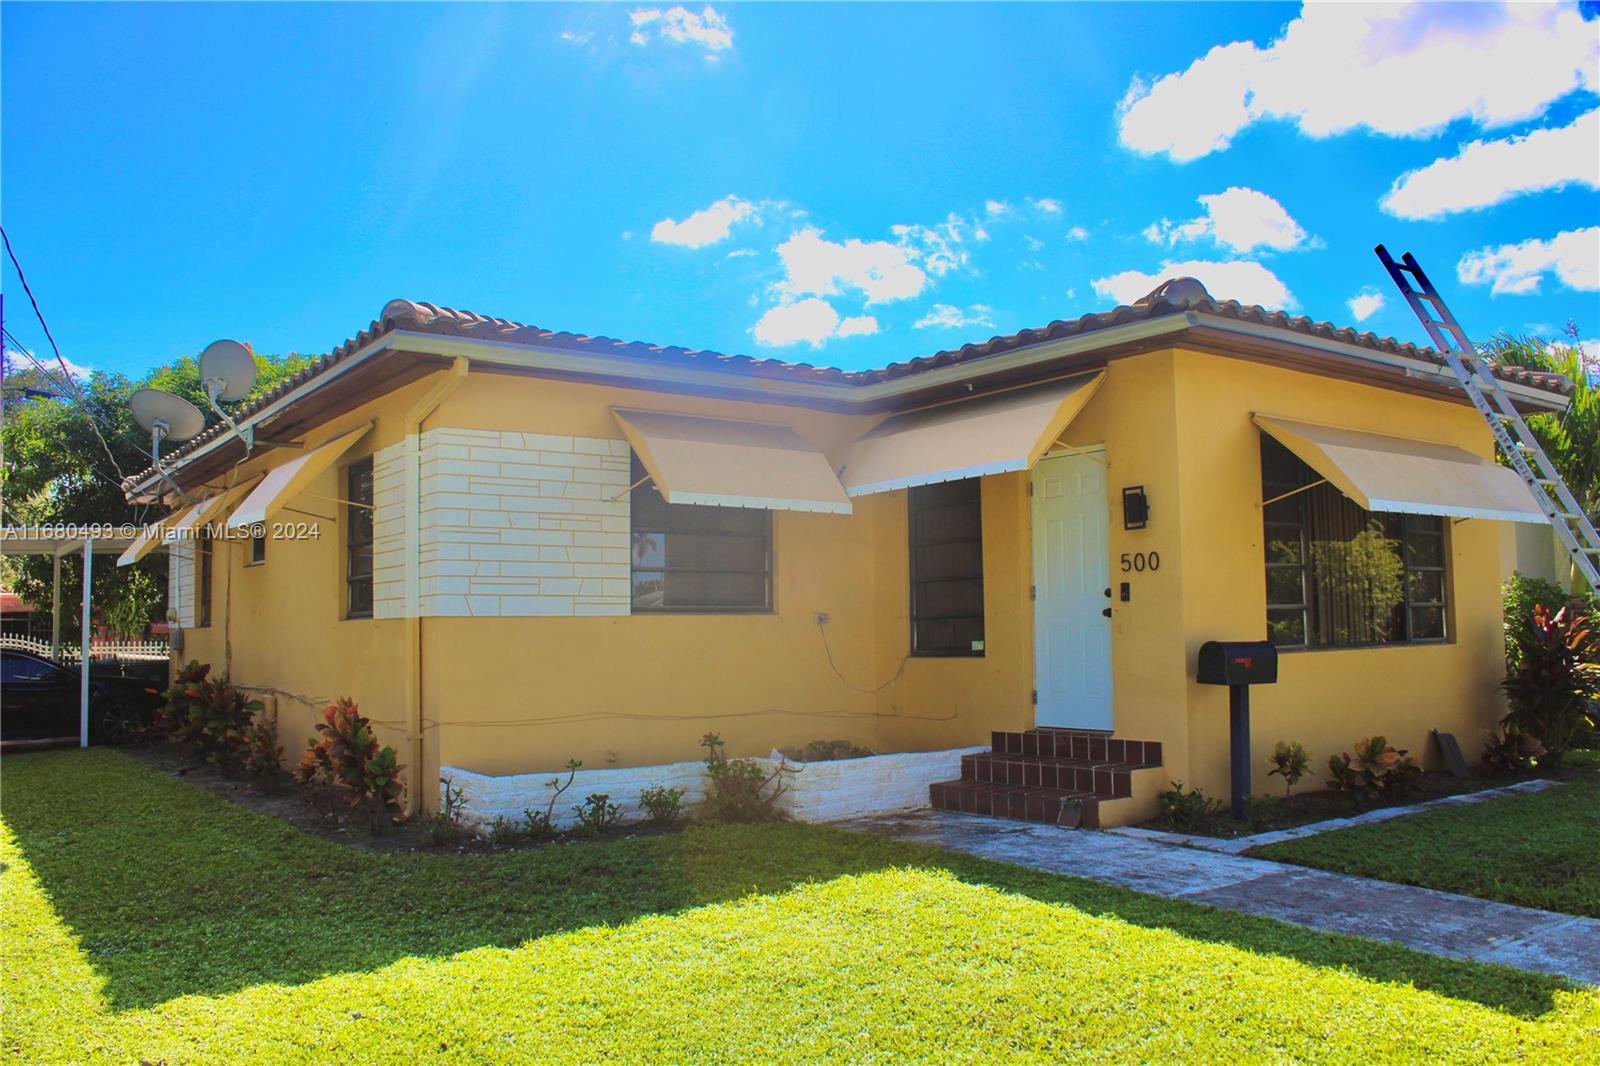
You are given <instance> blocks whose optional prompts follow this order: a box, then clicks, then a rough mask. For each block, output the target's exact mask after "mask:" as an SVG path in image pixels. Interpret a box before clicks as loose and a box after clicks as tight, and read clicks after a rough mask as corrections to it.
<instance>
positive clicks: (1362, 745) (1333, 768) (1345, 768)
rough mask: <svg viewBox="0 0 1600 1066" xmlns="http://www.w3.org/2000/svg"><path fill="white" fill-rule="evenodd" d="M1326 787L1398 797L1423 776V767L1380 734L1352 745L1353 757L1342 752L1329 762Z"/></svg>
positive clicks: (1411, 787)
mask: <svg viewBox="0 0 1600 1066" xmlns="http://www.w3.org/2000/svg"><path fill="white" fill-rule="evenodd" d="M1328 773H1329V775H1330V776H1329V779H1328V785H1329V787H1331V788H1333V789H1334V790H1336V791H1339V792H1363V793H1366V794H1367V795H1378V794H1380V793H1382V794H1389V795H1400V794H1403V793H1405V792H1407V791H1410V790H1411V789H1413V788H1414V787H1416V785H1417V784H1418V782H1419V780H1420V778H1421V776H1422V767H1421V766H1419V765H1418V764H1417V761H1416V760H1415V759H1414V758H1412V757H1411V753H1410V752H1408V751H1406V750H1405V749H1404V748H1396V747H1394V746H1392V745H1391V744H1390V743H1389V739H1388V738H1387V737H1385V736H1383V735H1382V734H1375V735H1373V736H1371V737H1362V738H1361V739H1360V740H1358V741H1356V742H1355V756H1354V758H1352V757H1351V755H1350V753H1349V752H1341V753H1340V754H1338V755H1334V756H1331V757H1329V759H1328Z"/></svg>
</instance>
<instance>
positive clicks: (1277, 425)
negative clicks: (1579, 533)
mask: <svg viewBox="0 0 1600 1066" xmlns="http://www.w3.org/2000/svg"><path fill="white" fill-rule="evenodd" d="M1255 422H1256V425H1258V426H1260V427H1261V428H1262V429H1263V430H1264V431H1266V432H1267V433H1268V434H1270V435H1271V436H1272V437H1273V438H1274V439H1275V440H1277V441H1278V443H1280V444H1282V445H1283V446H1284V447H1285V448H1288V449H1289V450H1290V451H1291V452H1294V454H1295V455H1298V456H1299V457H1300V458H1301V459H1302V460H1303V461H1304V462H1305V464H1306V465H1307V466H1309V467H1311V468H1312V469H1313V470H1315V471H1316V472H1317V473H1319V474H1321V475H1322V476H1323V477H1325V478H1327V479H1328V483H1329V484H1331V485H1333V487H1334V488H1336V489H1338V490H1339V491H1340V492H1342V493H1344V494H1345V495H1346V496H1348V497H1350V499H1352V500H1354V501H1355V502H1356V503H1357V504H1359V505H1360V506H1361V507H1363V508H1365V509H1366V510H1368V511H1391V512H1398V513H1400V514H1426V515H1440V516H1443V517H1447V518H1491V519H1498V520H1500V521H1504V522H1538V523H1541V524H1542V523H1544V522H1545V521H1546V519H1545V516H1544V514H1543V512H1541V511H1540V510H1539V505H1538V503H1536V502H1535V501H1534V498H1533V493H1532V492H1530V491H1529V490H1528V487H1527V486H1526V485H1524V484H1523V483H1522V479H1521V478H1520V477H1518V476H1517V473H1516V471H1514V470H1511V469H1510V468H1508V467H1504V466H1501V465H1499V464H1498V463H1496V462H1494V460H1492V459H1485V458H1484V457H1482V456H1479V455H1473V454H1472V453H1471V452H1468V451H1465V450H1463V449H1461V448H1456V447H1453V446H1451V445H1448V444H1433V443H1429V442H1427V441H1420V440H1410V439H1407V438H1404V437H1388V436H1384V435H1382V434H1378V433H1364V432H1361V431H1359V430H1354V429H1340V428H1338V427H1335V426H1319V425H1315V424H1312V423H1308V422H1291V421H1289V420H1288V419H1282V418H1270V417H1267V416H1265V415H1256V416H1255Z"/></svg>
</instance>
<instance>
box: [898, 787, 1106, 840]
mask: <svg viewBox="0 0 1600 1066" xmlns="http://www.w3.org/2000/svg"><path fill="white" fill-rule="evenodd" d="M928 795H929V799H930V800H931V801H932V803H933V809H934V810H937V811H956V812H958V813H961V814H981V815H986V816H988V817H991V818H1010V819H1012V820H1013V821H1018V822H1044V823H1045V824H1047V825H1060V824H1062V822H1061V817H1062V814H1063V811H1064V809H1065V808H1066V807H1067V805H1068V804H1069V803H1072V802H1074V801H1076V803H1077V804H1078V805H1079V807H1080V808H1081V811H1082V813H1081V814H1080V816H1079V821H1078V824H1079V825H1080V826H1082V827H1083V828H1085V829H1098V828H1099V827H1100V800H1099V799H1098V798H1096V797H1094V796H1091V795H1087V794H1085V793H1079V792H1065V791H1062V790H1061V789H1048V788H1012V787H1010V786H1007V785H988V784H982V783H980V782H976V781H941V782H939V783H938V784H935V785H929V786H928Z"/></svg>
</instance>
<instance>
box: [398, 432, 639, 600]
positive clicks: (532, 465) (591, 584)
mask: <svg viewBox="0 0 1600 1066" xmlns="http://www.w3.org/2000/svg"><path fill="white" fill-rule="evenodd" d="M421 463H422V525H421V531H420V545H421V572H420V586H421V596H422V603H421V611H422V614H424V615H429V616H436V615H471V616H489V617H506V616H514V615H624V614H627V613H628V611H629V603H630V575H629V546H628V545H629V526H628V471H629V450H628V443H627V442H626V441H622V440H606V439H602V438H597V437H568V436H558V435H550V434H542V433H513V432H497V431H493V430H477V429H450V428H439V429H431V430H429V431H427V432H426V433H424V434H423V436H422V455H421Z"/></svg>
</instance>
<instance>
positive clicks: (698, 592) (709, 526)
mask: <svg viewBox="0 0 1600 1066" xmlns="http://www.w3.org/2000/svg"><path fill="white" fill-rule="evenodd" d="M648 477H649V475H648V474H647V473H646V471H645V469H644V464H642V463H640V462H639V457H638V456H637V455H636V456H634V457H633V473H632V474H631V475H630V480H631V482H632V483H633V484H634V485H635V486H636V487H635V488H634V489H633V491H632V492H631V494H630V510H631V511H632V515H633V527H632V532H633V546H632V552H631V554H632V558H633V610H634V612H635V613H637V614H650V613H655V612H670V611H770V610H771V609H772V513H771V512H770V511H760V510H755V509H753V508H747V507H701V506H698V505H695V504H683V503H668V502H667V501H666V500H664V499H662V497H661V493H660V492H658V491H656V487H655V485H653V484H652V483H651V482H650V481H649V480H648Z"/></svg>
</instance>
